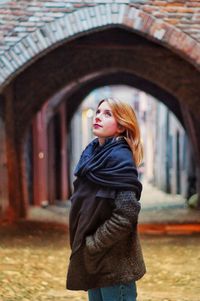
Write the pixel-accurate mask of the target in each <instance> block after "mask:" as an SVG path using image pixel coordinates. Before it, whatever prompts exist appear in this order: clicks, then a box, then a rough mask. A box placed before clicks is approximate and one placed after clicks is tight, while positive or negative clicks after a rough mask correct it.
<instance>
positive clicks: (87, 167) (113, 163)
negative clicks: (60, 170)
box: [74, 136, 142, 200]
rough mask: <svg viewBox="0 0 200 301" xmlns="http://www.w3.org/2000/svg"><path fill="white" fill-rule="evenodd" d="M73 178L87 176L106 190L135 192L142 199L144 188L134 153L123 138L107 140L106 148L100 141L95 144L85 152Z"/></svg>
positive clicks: (90, 144) (96, 139) (91, 144)
mask: <svg viewBox="0 0 200 301" xmlns="http://www.w3.org/2000/svg"><path fill="white" fill-rule="evenodd" d="M74 175H75V176H77V177H82V176H86V177H87V178H88V179H89V180H91V181H92V182H94V183H96V184H99V185H101V186H103V187H109V188H112V189H121V190H133V191H134V192H135V193H136V195H137V198H138V200H139V199H140V196H141V191H142V184H141V183H140V181H139V180H138V172H137V168H136V165H135V162H134V160H133V155H132V151H131V149H130V147H129V145H128V143H127V142H126V140H125V139H124V138H123V136H120V137H118V138H117V139H116V137H108V138H106V139H105V142H104V144H103V145H100V144H99V141H98V138H95V139H94V140H92V142H90V143H89V144H88V146H87V147H86V148H85V150H84V151H83V152H82V154H81V157H80V160H79V162H78V164H77V166H76V168H75V172H74Z"/></svg>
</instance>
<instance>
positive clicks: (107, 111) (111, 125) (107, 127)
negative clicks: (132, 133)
mask: <svg viewBox="0 0 200 301" xmlns="http://www.w3.org/2000/svg"><path fill="white" fill-rule="evenodd" d="M119 132H120V131H119V128H118V124H117V121H116V120H115V118H114V116H113V113H112V110H111V108H110V105H109V104H108V102H107V101H104V102H102V103H101V104H100V106H99V107H98V108H97V110H96V114H95V116H94V118H93V134H94V135H95V136H97V137H98V138H101V141H102V142H103V141H104V139H105V138H107V137H110V136H111V137H113V136H117V135H118V134H119Z"/></svg>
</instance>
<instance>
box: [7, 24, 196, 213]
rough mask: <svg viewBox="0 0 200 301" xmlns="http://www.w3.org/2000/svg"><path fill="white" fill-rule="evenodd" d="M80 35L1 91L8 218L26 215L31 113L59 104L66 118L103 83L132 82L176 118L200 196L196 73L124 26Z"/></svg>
mask: <svg viewBox="0 0 200 301" xmlns="http://www.w3.org/2000/svg"><path fill="white" fill-rule="evenodd" d="M79 35H80V36H77V37H76V38H75V39H74V40H71V41H67V40H66V41H63V42H62V43H60V45H59V46H57V47H56V48H53V49H52V50H51V51H49V52H48V53H47V54H46V55H44V56H42V57H40V58H38V59H35V61H34V62H33V63H32V64H31V65H30V66H28V67H27V68H25V69H24V70H23V72H22V71H21V73H20V74H18V75H17V76H16V77H15V78H14V77H13V80H10V82H9V84H7V85H6V86H5V87H4V88H3V89H2V98H3V100H4V112H5V123H6V135H7V138H6V143H7V158H8V160H7V164H8V177H9V179H8V180H9V181H8V183H9V186H8V187H9V200H10V207H11V209H12V212H13V216H15V217H19V216H25V215H26V208H27V204H28V199H27V198H28V195H27V184H26V176H25V166H24V163H25V162H24V157H23V156H24V137H25V133H26V129H27V128H28V126H29V124H30V121H31V120H32V118H33V117H34V115H35V114H36V113H37V112H38V111H39V110H40V109H41V107H42V106H43V104H44V103H45V102H47V101H48V100H49V105H50V107H51V108H52V109H53V108H54V106H57V105H58V103H59V102H61V101H63V102H65V103H66V107H67V115H68V120H70V117H71V116H72V114H73V112H74V111H75V110H76V107H77V106H78V105H79V104H80V102H81V101H82V99H83V97H84V95H86V94H87V93H88V91H90V90H91V89H93V88H95V87H97V86H99V85H102V84H103V83H106V84H108V83H110V84H111V83H117V82H118V83H119V82H120V83H123V82H124V83H125V82H126V83H127V84H131V85H133V86H134V87H137V88H140V89H142V90H144V91H146V92H149V93H150V94H152V95H154V96H156V97H157V98H159V99H160V100H161V101H163V102H164V103H165V104H166V105H167V106H168V107H169V108H170V109H171V110H172V111H173V112H174V113H175V114H176V116H177V117H178V118H179V120H180V121H181V122H182V123H183V124H184V126H185V128H186V131H187V132H188V136H189V139H190V141H191V143H192V145H193V150H194V156H195V160H196V163H197V176H198V180H197V182H198V188H197V189H198V192H199V191H200V178H199V173H198V171H199V167H200V142H199V141H200V139H199V135H200V131H199V122H198V120H199V116H200V105H199V82H200V74H199V71H198V70H197V68H196V66H194V65H192V64H191V63H190V62H189V61H188V60H185V59H184V58H183V57H181V56H180V55H178V54H177V53H175V52H174V51H172V50H171V49H169V48H170V47H167V48H166V47H164V46H163V45H161V44H162V43H156V42H155V41H153V40H152V38H151V37H149V38H148V37H144V35H143V34H141V35H140V34H138V33H137V34H136V33H135V32H133V31H132V30H131V29H130V28H128V26H127V27H126V28H125V26H124V27H123V28H119V27H116V26H114V25H113V26H110V25H109V26H104V27H102V28H99V29H98V31H96V30H94V32H92V30H91V33H88V34H87V35H84V34H81V33H79ZM165 46H166V45H165ZM183 56H184V55H183ZM13 178H15V179H16V181H15V182H13Z"/></svg>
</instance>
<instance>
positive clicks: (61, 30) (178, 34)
mask: <svg viewBox="0 0 200 301" xmlns="http://www.w3.org/2000/svg"><path fill="white" fill-rule="evenodd" d="M110 27H121V28H126V29H129V30H132V31H133V32H136V33H139V34H140V35H143V36H144V37H146V38H147V39H150V40H153V41H154V42H156V43H158V44H161V45H163V46H164V47H167V48H169V49H171V50H172V51H173V52H175V53H178V54H179V55H180V56H182V57H183V58H184V59H186V60H188V61H189V62H190V63H191V64H193V65H194V66H196V68H198V69H199V65H200V43H199V42H198V41H197V40H195V39H193V38H192V37H191V36H189V35H188V34H186V33H185V32H183V31H181V30H180V29H178V28H176V27H175V26H173V25H170V24H168V23H166V22H164V21H162V19H157V18H156V17H154V16H153V15H151V14H148V13H146V12H144V11H143V10H142V9H137V8H134V7H131V6H129V5H128V4H105V5H104V4H96V5H95V7H85V8H81V9H77V10H76V11H74V12H72V13H68V14H66V15H64V17H60V18H57V19H56V18H55V20H53V21H51V22H47V23H46V24H45V25H44V26H42V27H41V28H38V29H37V30H35V31H34V32H32V33H30V34H27V35H26V36H25V37H24V38H22V39H21V40H20V39H19V40H17V42H16V43H15V42H13V43H12V44H11V46H9V49H8V50H5V51H4V52H3V53H1V54H0V67H1V70H0V89H1V90H2V89H3V88H4V86H5V85H6V84H8V83H9V82H10V81H11V80H12V79H13V78H14V77H16V75H17V74H19V73H20V72H22V71H23V70H24V69H25V68H27V67H28V66H29V65H30V64H32V63H33V62H34V61H35V60H37V59H39V58H40V57H42V56H44V55H46V54H47V53H48V52H49V51H51V50H52V49H53V48H55V47H58V46H59V45H60V44H62V43H64V42H66V41H70V40H72V39H75V38H76V37H78V36H80V35H84V34H87V33H90V32H94V31H100V30H102V29H105V28H110Z"/></svg>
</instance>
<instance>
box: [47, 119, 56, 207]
mask: <svg viewBox="0 0 200 301" xmlns="http://www.w3.org/2000/svg"><path fill="white" fill-rule="evenodd" d="M47 137H48V200H49V203H50V204H51V205H52V204H54V201H55V200H56V176H55V174H56V162H55V125H54V119H53V118H51V120H50V121H49V124H48V128H47Z"/></svg>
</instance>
